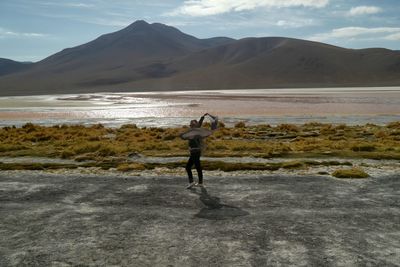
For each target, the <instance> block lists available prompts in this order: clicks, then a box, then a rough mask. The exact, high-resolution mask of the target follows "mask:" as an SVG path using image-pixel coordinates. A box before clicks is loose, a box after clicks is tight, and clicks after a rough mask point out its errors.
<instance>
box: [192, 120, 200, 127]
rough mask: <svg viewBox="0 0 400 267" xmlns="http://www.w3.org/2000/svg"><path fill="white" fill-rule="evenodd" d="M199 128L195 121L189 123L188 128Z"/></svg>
mask: <svg viewBox="0 0 400 267" xmlns="http://www.w3.org/2000/svg"><path fill="white" fill-rule="evenodd" d="M197 127H199V122H198V121H197V120H191V121H190V128H197Z"/></svg>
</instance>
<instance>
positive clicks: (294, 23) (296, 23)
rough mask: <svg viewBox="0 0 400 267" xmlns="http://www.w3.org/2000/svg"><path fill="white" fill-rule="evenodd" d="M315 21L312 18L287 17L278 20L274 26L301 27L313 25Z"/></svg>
mask: <svg viewBox="0 0 400 267" xmlns="http://www.w3.org/2000/svg"><path fill="white" fill-rule="evenodd" d="M314 24H315V21H314V20H313V19H294V18H293V19H289V20H278V22H276V24H275V25H276V26H279V27H282V28H301V27H304V26H310V25H314Z"/></svg>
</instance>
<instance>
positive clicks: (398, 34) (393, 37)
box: [385, 31, 400, 41]
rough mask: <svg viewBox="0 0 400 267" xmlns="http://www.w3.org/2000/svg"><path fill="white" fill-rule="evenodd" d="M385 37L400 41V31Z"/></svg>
mask: <svg viewBox="0 0 400 267" xmlns="http://www.w3.org/2000/svg"><path fill="white" fill-rule="evenodd" d="M385 39H386V40H390V41H400V31H399V32H398V33H393V34H390V35H388V36H385Z"/></svg>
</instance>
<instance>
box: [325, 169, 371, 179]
mask: <svg viewBox="0 0 400 267" xmlns="http://www.w3.org/2000/svg"><path fill="white" fill-rule="evenodd" d="M332 176H334V177H336V178H367V177H369V175H368V174H367V173H366V172H365V171H363V170H362V169H360V168H352V169H339V170H336V171H334V172H333V173H332Z"/></svg>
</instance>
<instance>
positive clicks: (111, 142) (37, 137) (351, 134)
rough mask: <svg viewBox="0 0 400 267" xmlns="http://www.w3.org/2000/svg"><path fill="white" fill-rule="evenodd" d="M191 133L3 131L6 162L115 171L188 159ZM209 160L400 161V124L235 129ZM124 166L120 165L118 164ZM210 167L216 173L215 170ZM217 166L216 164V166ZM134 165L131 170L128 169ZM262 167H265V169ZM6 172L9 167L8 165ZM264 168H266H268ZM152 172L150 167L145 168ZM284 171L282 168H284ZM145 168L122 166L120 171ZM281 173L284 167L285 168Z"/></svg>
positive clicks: (224, 131)
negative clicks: (146, 161)
mask: <svg viewBox="0 0 400 267" xmlns="http://www.w3.org/2000/svg"><path fill="white" fill-rule="evenodd" d="M185 130H186V128H185V127H182V128H167V129H164V128H138V127H136V125H133V124H131V125H123V126H121V127H120V128H106V127H104V126H103V125H100V124H98V125H92V126H83V125H69V126H68V125H56V126H51V127H45V126H38V125H34V124H31V123H27V124H25V125H24V126H23V127H20V128H17V127H3V128H0V157H21V156H38V157H51V158H64V159H74V160H75V161H77V162H85V161H88V160H92V161H94V162H99V163H104V162H107V161H108V159H109V158H110V157H112V158H113V159H114V161H115V162H116V163H115V162H114V163H112V164H111V163H110V162H108V163H107V164H111V165H112V166H114V167H118V166H119V164H128V163H126V162H124V161H125V160H124V159H127V158H129V156H130V155H134V154H142V155H145V156H161V157H172V156H186V155H187V154H188V150H187V141H184V140H181V139H180V138H179V134H180V133H181V132H183V131H185ZM204 155H205V156H209V157H243V156H252V157H256V158H257V157H258V158H293V159H294V161H293V162H292V163H291V164H289V163H287V164H289V165H287V166H286V167H287V168H301V167H303V166H304V162H301V163H299V162H297V163H296V161H295V159H296V158H311V157H313V158H315V157H317V158H327V157H340V158H347V159H352V158H356V159H360V158H367V159H397V160H398V159H400V122H394V123H391V124H388V125H386V126H378V125H374V124H366V125H361V126H348V125H343V124H342V125H332V124H321V123H307V124H304V125H290V124H282V125H278V126H275V127H273V126H270V125H256V126H246V125H245V124H244V123H238V124H236V125H235V126H234V127H232V128H227V127H221V128H220V129H218V130H217V131H216V132H215V133H214V134H213V135H212V136H210V137H209V138H207V140H206V149H205V152H204ZM117 163H118V164H117ZM207 164H208V163H205V164H204V167H205V168H206V169H207V168H210V169H212V168H213V167H212V165H207ZM210 164H211V163H210ZM128 165H129V164H128ZM224 165H225V167H220V168H222V169H229V170H230V169H240V168H242V169H243V168H244V169H263V168H266V169H268V168H273V167H271V166H267V165H265V164H256V163H254V164H250V165H246V164H244V163H242V164H236V167H235V166H234V164H233V163H232V164H231V165H229V164H228V163H224ZM261 165H262V166H261ZM2 166H3V167H2V168H5V165H4V164H3V165H2ZM263 166H264V167H263ZM144 167H145V168H150V167H151V166H150V165H146V166H144ZM281 167H282V166H281ZM38 168H39V167H38ZM131 168H133V169H135V168H142V167H140V166H139V165H135V166H133V165H132V166H125V167H124V166H119V169H120V170H125V169H131ZM279 168H280V167H279Z"/></svg>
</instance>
